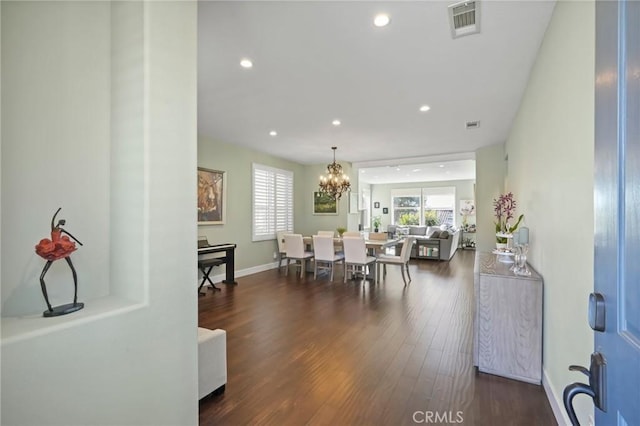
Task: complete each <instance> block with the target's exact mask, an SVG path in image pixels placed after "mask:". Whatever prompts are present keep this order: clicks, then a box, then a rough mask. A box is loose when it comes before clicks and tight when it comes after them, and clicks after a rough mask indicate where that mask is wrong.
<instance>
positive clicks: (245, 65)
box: [240, 58, 253, 68]
mask: <svg viewBox="0 0 640 426" xmlns="http://www.w3.org/2000/svg"><path fill="white" fill-rule="evenodd" d="M240 66H241V67H242V68H251V67H253V62H251V59H247V58H244V59H242V60H241V61H240Z"/></svg>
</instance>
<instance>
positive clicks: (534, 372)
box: [473, 253, 542, 384]
mask: <svg viewBox="0 0 640 426" xmlns="http://www.w3.org/2000/svg"><path fill="white" fill-rule="evenodd" d="M510 266H511V264H504V263H501V262H497V261H496V255H494V254H490V253H476V259H475V267H474V293H475V308H476V309H475V320H474V328H473V364H474V365H475V366H476V367H478V370H480V371H482V372H484V373H490V374H495V375H498V376H503V377H508V378H510V379H516V380H521V381H524V382H528V383H534V384H540V383H541V381H542V277H541V276H540V275H539V274H538V273H537V272H536V271H534V270H533V269H532V268H531V267H529V269H530V270H531V276H526V277H523V276H518V275H515V274H514V273H513V272H511V271H510V270H509V267H510Z"/></svg>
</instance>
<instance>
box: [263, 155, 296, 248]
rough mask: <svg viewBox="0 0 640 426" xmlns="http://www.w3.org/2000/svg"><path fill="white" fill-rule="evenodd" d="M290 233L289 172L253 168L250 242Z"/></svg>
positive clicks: (290, 189)
mask: <svg viewBox="0 0 640 426" xmlns="http://www.w3.org/2000/svg"><path fill="white" fill-rule="evenodd" d="M277 231H289V232H293V172H290V171H288V170H282V169H276V168H273V167H268V166H263V165H261V164H255V163H254V164H253V241H262V240H273V239H275V238H276V232H277Z"/></svg>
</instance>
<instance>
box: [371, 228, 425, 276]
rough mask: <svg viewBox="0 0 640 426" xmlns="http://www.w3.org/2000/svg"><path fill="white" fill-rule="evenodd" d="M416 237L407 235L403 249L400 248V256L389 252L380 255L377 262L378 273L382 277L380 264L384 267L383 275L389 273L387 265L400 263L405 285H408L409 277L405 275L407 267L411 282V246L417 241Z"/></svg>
mask: <svg viewBox="0 0 640 426" xmlns="http://www.w3.org/2000/svg"><path fill="white" fill-rule="evenodd" d="M415 240H416V239H415V237H407V238H405V239H404V242H403V243H402V250H400V256H394V255H389V254H380V255H378V258H377V262H376V269H377V275H378V277H380V265H382V267H383V275H384V276H385V277H386V275H387V265H400V271H401V272H402V281H404V285H407V284H408V283H407V279H406V278H405V276H404V271H405V269H406V271H407V276H408V277H409V282H411V275H410V274H409V259H410V258H411V247H413V244H414V242H415Z"/></svg>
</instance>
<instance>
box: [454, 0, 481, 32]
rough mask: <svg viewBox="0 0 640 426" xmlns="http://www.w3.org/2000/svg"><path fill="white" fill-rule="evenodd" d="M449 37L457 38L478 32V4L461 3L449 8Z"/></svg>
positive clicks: (470, 2) (471, 2)
mask: <svg viewBox="0 0 640 426" xmlns="http://www.w3.org/2000/svg"><path fill="white" fill-rule="evenodd" d="M449 25H450V26H451V37H453V38H457V37H462V36H466V35H470V34H476V33H479V32H480V2H479V1H478V0H475V1H461V2H459V3H455V4H452V5H450V6H449Z"/></svg>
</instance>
